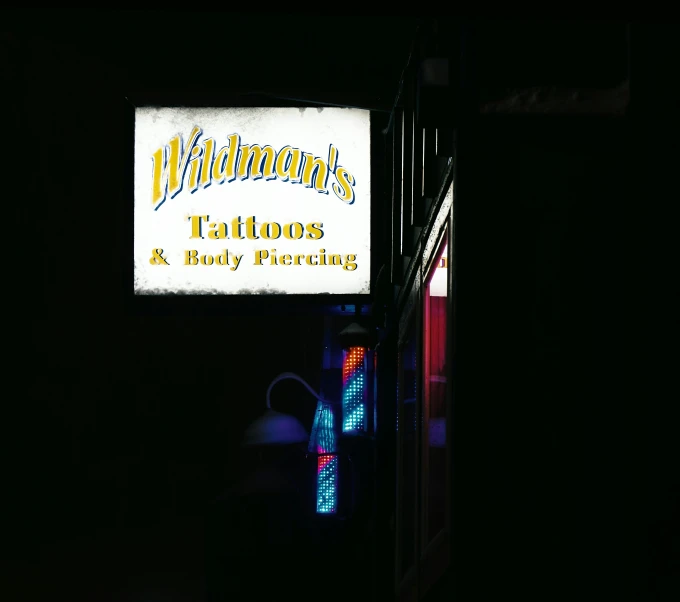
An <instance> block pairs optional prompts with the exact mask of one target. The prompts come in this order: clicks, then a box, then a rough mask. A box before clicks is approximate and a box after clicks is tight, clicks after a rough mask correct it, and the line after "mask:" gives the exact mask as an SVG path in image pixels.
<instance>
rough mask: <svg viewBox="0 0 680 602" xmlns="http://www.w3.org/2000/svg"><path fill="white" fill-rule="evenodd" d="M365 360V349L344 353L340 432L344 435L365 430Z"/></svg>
mask: <svg viewBox="0 0 680 602" xmlns="http://www.w3.org/2000/svg"><path fill="white" fill-rule="evenodd" d="M365 359H366V348H365V347H350V348H349V349H348V350H347V351H345V357H344V361H343V367H342V389H343V391H342V413H343V422H342V430H343V432H345V433H348V432H353V431H363V430H364V429H365V418H366V415H365V401H364V398H365V395H366V365H365Z"/></svg>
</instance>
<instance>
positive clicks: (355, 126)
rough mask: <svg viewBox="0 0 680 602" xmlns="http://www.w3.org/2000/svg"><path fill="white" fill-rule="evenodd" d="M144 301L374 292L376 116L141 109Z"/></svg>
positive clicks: (137, 227)
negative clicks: (372, 236)
mask: <svg viewBox="0 0 680 602" xmlns="http://www.w3.org/2000/svg"><path fill="white" fill-rule="evenodd" d="M134 162H135V163H134V166H135V167H134V173H135V213H134V220H135V223H134V232H135V237H134V256H135V268H134V269H135V278H134V281H135V293H136V294H146V295H163V294H172V293H178V294H194V295H196V294H208V295H209V294H224V295H252V294H324V293H326V294H368V293H370V251H371V249H370V221H371V210H370V209H371V207H370V200H371V199H370V188H371V181H370V179H371V172H370V165H371V161H370V113H369V111H366V110H361V109H341V108H328V107H325V108H320V107H319V108H317V107H307V108H157V107H144V108H138V109H136V112H135V159H134Z"/></svg>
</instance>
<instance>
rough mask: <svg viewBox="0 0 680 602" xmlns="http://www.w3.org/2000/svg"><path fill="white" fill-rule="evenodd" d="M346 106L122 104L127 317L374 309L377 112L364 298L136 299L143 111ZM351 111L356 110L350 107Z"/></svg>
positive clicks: (212, 100) (159, 96) (195, 96)
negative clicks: (137, 169)
mask: <svg viewBox="0 0 680 602" xmlns="http://www.w3.org/2000/svg"><path fill="white" fill-rule="evenodd" d="M344 106H345V105H339V104H332V103H317V102H306V101H301V100H300V101H298V100H288V99H283V98H279V97H276V96H264V95H260V94H232V95H229V94H223V93H205V92H196V91H192V92H191V93H186V92H184V91H181V90H173V91H162V90H155V91H137V92H136V93H135V94H128V95H127V96H125V97H124V99H123V112H124V125H125V148H124V153H125V157H124V174H123V196H124V199H123V201H124V206H125V216H124V236H123V246H124V262H125V265H124V270H123V274H124V277H123V280H124V282H123V287H124V297H125V305H126V308H127V312H128V313H133V314H137V315H139V314H142V315H178V316H188V315H224V314H225V313H235V314H261V313H285V314H306V313H330V312H331V311H332V310H331V308H337V307H338V306H344V305H354V306H357V307H359V306H370V305H371V303H372V301H373V293H374V291H375V280H376V275H377V273H378V269H379V266H380V265H381V264H380V257H381V254H382V253H381V250H382V246H384V245H383V243H382V241H381V240H380V223H381V221H380V220H381V216H380V215H379V212H378V211H376V209H377V208H378V207H379V206H380V205H381V204H380V203H379V202H377V200H378V198H379V194H380V183H379V177H378V173H377V171H378V170H376V165H377V163H378V162H377V158H376V149H377V148H379V144H378V143H379V140H380V124H379V123H377V121H379V120H377V119H376V115H375V113H374V111H372V110H370V109H366V110H368V111H369V115H370V145H371V148H370V162H371V165H370V172H371V185H370V200H371V210H370V221H371V223H370V249H371V260H370V264H369V266H367V267H368V270H369V292H367V293H365V294H344V293H339V294H296V293H287V294H228V293H225V294H192V293H168V294H157V295H151V294H148V295H147V294H136V293H135V287H134V283H135V265H134V240H135V234H134V229H135V215H134V212H135V194H134V193H135V174H134V161H135V113H136V109H137V108H139V107H168V108H173V107H181V108H205V107H217V108H221V107H224V108H241V107H250V108H277V107H290V108H319V107H323V108H325V107H329V108H338V107H344ZM348 108H352V107H348Z"/></svg>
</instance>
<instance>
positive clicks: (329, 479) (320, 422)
mask: <svg viewBox="0 0 680 602" xmlns="http://www.w3.org/2000/svg"><path fill="white" fill-rule="evenodd" d="M309 451H310V453H314V454H317V477H316V512H317V514H335V513H336V512H337V507H338V454H337V453H336V452H337V445H336V436H335V421H334V418H333V407H332V405H331V404H330V403H328V402H326V401H321V400H320V401H319V402H318V404H317V409H316V416H315V417H314V424H313V425H312V436H311V438H310V441H309Z"/></svg>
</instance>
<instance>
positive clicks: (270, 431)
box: [243, 408, 309, 447]
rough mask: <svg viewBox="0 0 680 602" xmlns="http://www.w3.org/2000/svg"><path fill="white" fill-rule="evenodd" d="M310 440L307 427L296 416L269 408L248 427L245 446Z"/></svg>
mask: <svg viewBox="0 0 680 602" xmlns="http://www.w3.org/2000/svg"><path fill="white" fill-rule="evenodd" d="M308 440H309V435H308V434H307V431H306V430H305V427H304V426H302V423H301V422H300V421H299V420H298V419H297V418H295V416H291V415H290V414H284V413H283V412H277V411H276V410H272V409H271V408H268V409H267V411H266V412H265V413H264V414H263V415H262V416H260V418H258V419H257V420H256V421H255V422H253V423H252V424H251V425H250V426H249V427H248V428H247V429H246V432H245V433H244V436H243V446H245V447H254V446H258V445H289V444H291V443H306V442H307V441H308Z"/></svg>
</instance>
